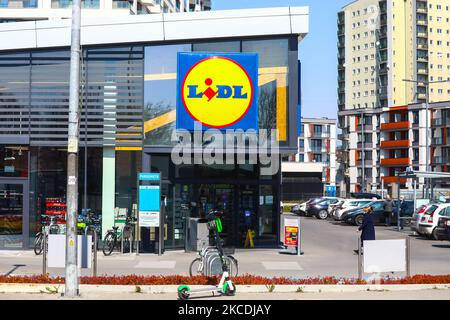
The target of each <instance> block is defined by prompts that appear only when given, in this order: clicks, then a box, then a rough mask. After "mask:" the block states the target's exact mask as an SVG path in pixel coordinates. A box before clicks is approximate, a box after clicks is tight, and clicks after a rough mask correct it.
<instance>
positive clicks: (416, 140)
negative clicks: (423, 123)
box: [413, 130, 419, 142]
mask: <svg viewBox="0 0 450 320" xmlns="http://www.w3.org/2000/svg"><path fill="white" fill-rule="evenodd" d="M413 142H419V130H414V131H413Z"/></svg>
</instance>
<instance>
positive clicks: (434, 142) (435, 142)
mask: <svg viewBox="0 0 450 320" xmlns="http://www.w3.org/2000/svg"><path fill="white" fill-rule="evenodd" d="M443 143H444V139H443V138H442V137H439V138H431V144H432V145H441V144H443Z"/></svg>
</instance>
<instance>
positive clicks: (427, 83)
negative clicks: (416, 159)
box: [403, 79, 450, 198]
mask: <svg viewBox="0 0 450 320" xmlns="http://www.w3.org/2000/svg"><path fill="white" fill-rule="evenodd" d="M403 81H405V82H413V83H424V84H425V112H426V115H425V171H431V169H430V148H429V144H428V142H429V130H430V129H429V128H430V126H429V124H428V121H429V114H428V112H429V109H430V85H431V84H435V83H445V82H450V80H438V81H419V80H411V79H403ZM425 190H426V192H425V196H426V197H427V198H428V197H429V192H430V183H429V179H428V178H425Z"/></svg>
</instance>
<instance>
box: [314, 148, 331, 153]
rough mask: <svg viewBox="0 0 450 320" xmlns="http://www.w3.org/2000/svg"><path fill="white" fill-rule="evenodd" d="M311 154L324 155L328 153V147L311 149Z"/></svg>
mask: <svg viewBox="0 0 450 320" xmlns="http://www.w3.org/2000/svg"><path fill="white" fill-rule="evenodd" d="M311 152H312V153H324V152H327V148H326V147H311Z"/></svg>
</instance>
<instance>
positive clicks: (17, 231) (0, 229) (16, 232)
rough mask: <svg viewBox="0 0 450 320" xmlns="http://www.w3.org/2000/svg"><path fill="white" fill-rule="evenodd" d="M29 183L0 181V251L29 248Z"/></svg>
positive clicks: (24, 181) (12, 180) (25, 181)
mask: <svg viewBox="0 0 450 320" xmlns="http://www.w3.org/2000/svg"><path fill="white" fill-rule="evenodd" d="M28 218H29V212H28V181H27V180H15V179H0V250H2V249H9V250H17V249H26V248H28V246H29V219H28Z"/></svg>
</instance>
